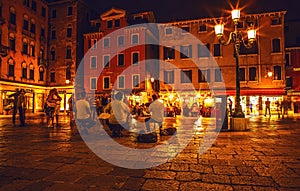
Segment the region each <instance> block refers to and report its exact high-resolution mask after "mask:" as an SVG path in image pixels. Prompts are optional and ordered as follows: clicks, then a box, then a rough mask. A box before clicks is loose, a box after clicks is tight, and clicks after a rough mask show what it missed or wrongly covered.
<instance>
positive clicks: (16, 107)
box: [9, 88, 26, 127]
mask: <svg viewBox="0 0 300 191" xmlns="http://www.w3.org/2000/svg"><path fill="white" fill-rule="evenodd" d="M9 97H10V98H13V115H12V123H13V125H16V115H17V113H18V112H19V116H20V117H19V118H20V127H24V126H25V112H26V99H25V90H24V89H20V90H19V89H18V88H17V89H16V92H15V93H13V94H11V95H10V96H9Z"/></svg>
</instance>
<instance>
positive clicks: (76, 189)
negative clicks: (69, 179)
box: [45, 183, 87, 191]
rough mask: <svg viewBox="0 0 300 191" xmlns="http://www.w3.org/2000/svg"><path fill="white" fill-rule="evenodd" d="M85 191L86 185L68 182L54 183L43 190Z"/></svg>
mask: <svg viewBox="0 0 300 191" xmlns="http://www.w3.org/2000/svg"><path fill="white" fill-rule="evenodd" d="M66 190H72V191H85V190H87V186H85V185H82V184H70V183H56V184H53V185H51V186H49V187H47V188H46V189H45V191H66Z"/></svg>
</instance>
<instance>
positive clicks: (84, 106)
mask: <svg viewBox="0 0 300 191" xmlns="http://www.w3.org/2000/svg"><path fill="white" fill-rule="evenodd" d="M85 96H86V94H85V92H82V93H80V94H78V100H77V101H76V102H75V107H76V120H77V121H78V122H79V124H80V126H81V128H82V129H83V133H87V129H86V127H87V126H88V125H89V124H91V122H92V119H91V118H90V117H91V109H90V103H89V102H88V101H87V100H86V99H84V98H85Z"/></svg>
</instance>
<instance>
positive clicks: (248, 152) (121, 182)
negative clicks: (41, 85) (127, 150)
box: [0, 116, 300, 191]
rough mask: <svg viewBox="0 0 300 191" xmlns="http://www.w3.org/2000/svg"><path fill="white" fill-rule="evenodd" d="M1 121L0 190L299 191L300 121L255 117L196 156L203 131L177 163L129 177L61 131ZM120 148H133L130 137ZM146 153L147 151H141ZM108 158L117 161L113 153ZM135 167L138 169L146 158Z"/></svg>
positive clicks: (130, 172)
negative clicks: (18, 125)
mask: <svg viewBox="0 0 300 191" xmlns="http://www.w3.org/2000/svg"><path fill="white" fill-rule="evenodd" d="M299 119H300V117H299ZM168 120H169V121H170V119H168ZM205 120H206V119H204V121H203V124H206V125H208V124H209V123H210V122H205ZM3 121H4V122H5V121H6V120H3V119H2V118H1V116H0V122H1V123H0V128H1V133H0V151H1V156H0V190H1V191H2V190H3V191H13V190H30V191H33V190H34V191H35V190H76V189H78V190H88V191H94V190H97V191H102V190H103V191H107V190H109V191H114V190H115V191H117V190H128V191H129V190H139V191H140V190H176V191H178V190H280V191H281V190H282V191H285V190H288V191H290V190H291V191H294V190H299V188H300V185H299V184H298V182H300V180H299V177H300V157H299V156H300V151H299V148H300V139H299V137H300V123H298V122H300V120H297V123H295V122H293V121H291V120H290V121H289V119H287V120H284V121H280V120H277V119H275V118H274V119H273V118H271V120H270V121H267V120H266V119H265V118H261V117H260V116H254V117H252V118H250V123H249V126H250V129H251V130H250V131H247V132H220V133H219V136H218V138H217V139H216V141H215V142H214V144H213V146H212V147H211V148H210V149H208V150H206V152H205V153H203V154H198V152H199V147H200V145H201V141H202V140H203V132H201V133H200V134H198V135H195V136H194V137H193V138H192V139H191V142H190V143H189V145H188V147H187V148H185V149H183V151H182V152H181V153H180V154H178V155H177V157H175V158H174V159H169V161H168V162H167V163H165V164H161V165H159V166H156V167H153V168H149V169H146V170H130V169H126V168H120V167H116V166H114V165H112V164H109V163H107V162H105V161H104V160H102V159H100V158H99V157H98V156H97V155H95V154H94V153H93V152H92V151H91V150H90V149H89V148H88V147H87V145H86V144H85V143H84V142H83V140H82V138H81V137H80V135H79V134H78V132H76V131H74V130H71V129H70V127H68V125H67V124H65V125H64V127H63V128H60V129H48V128H45V127H44V126H38V125H36V124H32V125H31V126H30V125H28V127H26V128H22V129H21V128H13V127H12V126H10V122H11V120H9V121H8V120H7V122H5V123H6V124H4V125H3ZM30 122H34V120H32V121H30ZM67 122H68V121H65V123H67ZM63 123H64V121H62V124H63ZM168 123H169V122H168ZM170 123H171V122H170ZM169 125H171V124H169ZM190 125H191V124H190ZM180 128H181V127H180V126H178V129H180ZM119 141H120V142H121V143H122V144H124V145H130V146H134V143H133V142H130V141H131V140H130V137H122V138H121V139H120V140H119ZM154 145H155V144H154ZM148 147H149V145H148V144H144V145H142V146H141V148H148ZM141 148H140V149H141ZM174 151H175V148H170V149H168V150H166V149H160V150H158V151H157V153H153V155H149V157H155V156H156V155H157V154H161V153H164V154H168V153H165V152H174ZM112 152H115V154H116V156H119V155H120V151H119V150H113V151H112ZM153 159H155V158H153ZM156 159H157V162H159V161H160V160H161V158H159V157H157V158H156ZM120 162H125V163H126V162H130V161H120ZM139 162H140V163H144V162H145V159H143V160H141V161H139Z"/></svg>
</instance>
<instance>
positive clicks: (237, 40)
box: [215, 9, 256, 118]
mask: <svg viewBox="0 0 300 191" xmlns="http://www.w3.org/2000/svg"><path fill="white" fill-rule="evenodd" d="M231 16H232V20H233V22H234V31H233V32H230V35H229V39H228V41H224V40H223V38H222V37H223V33H224V24H223V23H220V24H217V25H215V33H216V35H217V38H218V40H219V43H220V44H222V45H225V46H228V45H230V44H231V43H233V44H234V57H235V60H236V96H235V109H234V113H233V114H232V117H234V118H244V117H245V114H244V113H243V111H242V107H241V103H240V101H241V98H240V78H239V76H240V75H239V73H240V68H239V50H240V46H241V45H244V46H245V47H246V48H251V47H252V45H253V42H254V40H255V37H256V30H255V29H253V28H251V29H249V30H248V31H247V34H248V42H247V43H246V42H245V40H244V39H243V35H242V33H241V32H240V31H238V23H239V20H240V10H239V9H234V10H232V11H231Z"/></svg>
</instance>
